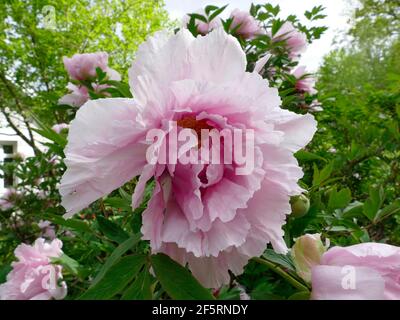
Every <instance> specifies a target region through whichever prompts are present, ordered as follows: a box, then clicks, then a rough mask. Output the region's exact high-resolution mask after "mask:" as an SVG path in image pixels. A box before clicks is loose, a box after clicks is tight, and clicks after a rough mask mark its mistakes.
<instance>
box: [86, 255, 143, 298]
mask: <svg viewBox="0 0 400 320" xmlns="http://www.w3.org/2000/svg"><path fill="white" fill-rule="evenodd" d="M145 263H146V255H144V254H140V255H132V256H126V257H124V258H122V259H121V260H120V261H119V262H118V263H116V264H115V265H114V266H112V267H111V268H110V269H109V270H108V271H107V272H106V273H105V275H104V277H103V278H102V279H101V281H99V282H98V283H96V285H94V286H91V287H90V288H89V289H88V290H87V291H86V292H85V293H84V294H83V295H81V296H80V297H79V300H106V299H110V298H112V297H113V296H115V295H116V294H118V293H119V292H121V291H122V290H123V289H124V288H125V287H126V286H127V285H128V283H129V282H130V281H132V280H133V278H134V277H135V276H136V274H137V273H138V272H139V271H140V269H141V268H142V267H143V265H144V264H145Z"/></svg>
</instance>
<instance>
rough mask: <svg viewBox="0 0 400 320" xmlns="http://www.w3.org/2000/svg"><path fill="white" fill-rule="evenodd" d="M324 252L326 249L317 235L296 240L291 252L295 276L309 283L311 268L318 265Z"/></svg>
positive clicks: (308, 235) (309, 235)
mask: <svg viewBox="0 0 400 320" xmlns="http://www.w3.org/2000/svg"><path fill="white" fill-rule="evenodd" d="M325 251H326V247H325V246H324V244H323V243H322V241H321V235H320V234H319V233H317V234H305V235H304V236H301V237H300V238H297V239H296V240H295V244H294V246H293V247H292V250H291V254H292V259H293V261H294V264H295V266H296V272H297V274H298V275H299V276H300V277H302V278H303V279H304V280H305V281H307V282H311V268H312V267H313V266H315V265H319V264H320V261H321V256H322V255H323V254H324V252H325Z"/></svg>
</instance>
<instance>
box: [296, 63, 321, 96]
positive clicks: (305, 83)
mask: <svg viewBox="0 0 400 320" xmlns="http://www.w3.org/2000/svg"><path fill="white" fill-rule="evenodd" d="M293 75H294V76H295V77H296V79H297V80H296V84H295V87H296V90H297V91H299V92H307V93H309V94H316V93H317V90H316V89H315V88H314V87H315V78H314V77H313V76H312V75H310V74H308V73H307V71H306V67H305V66H299V67H297V68H296V70H294V72H293Z"/></svg>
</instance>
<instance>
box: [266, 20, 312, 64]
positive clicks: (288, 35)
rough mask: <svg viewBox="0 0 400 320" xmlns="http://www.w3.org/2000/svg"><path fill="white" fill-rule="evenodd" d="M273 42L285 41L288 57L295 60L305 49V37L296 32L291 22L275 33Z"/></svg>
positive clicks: (287, 22)
mask: <svg viewBox="0 0 400 320" xmlns="http://www.w3.org/2000/svg"><path fill="white" fill-rule="evenodd" d="M272 40H273V41H275V42H277V41H285V43H286V47H287V49H288V51H289V57H290V58H292V59H296V58H298V57H299V55H300V54H301V53H303V52H304V51H305V50H306V48H307V36H306V35H305V34H304V33H303V32H300V31H298V30H297V29H296V28H295V27H294V26H293V24H292V23H291V22H289V21H286V22H285V23H284V24H283V25H282V26H281V27H280V29H279V30H278V31H277V32H276V33H275V35H274V37H273V39H272Z"/></svg>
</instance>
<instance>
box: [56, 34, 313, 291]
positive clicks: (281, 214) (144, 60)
mask: <svg viewBox="0 0 400 320" xmlns="http://www.w3.org/2000/svg"><path fill="white" fill-rule="evenodd" d="M172 61H173V63H171V62H172ZM129 79H130V81H129V83H130V86H131V90H132V93H133V96H134V97H135V99H121V98H112V99H111V98H110V99H98V100H91V101H88V102H87V103H86V104H85V105H83V106H82V107H81V108H80V109H79V110H78V112H77V114H76V118H75V119H74V120H73V121H72V122H71V128H70V130H69V136H68V145H67V147H66V149H65V155H66V159H65V163H66V165H67V170H66V172H65V174H64V176H63V178H62V181H61V186H60V193H61V195H62V205H63V206H64V207H65V208H66V211H67V213H66V214H65V217H66V218H68V217H71V216H73V215H74V214H75V213H77V212H79V211H80V210H82V209H83V208H85V207H87V206H88V205H89V204H90V203H92V202H93V201H95V200H97V199H99V198H101V197H103V196H105V195H107V194H108V193H110V192H111V191H113V190H114V189H116V188H118V187H120V186H122V185H123V184H125V183H126V182H128V181H130V180H131V179H132V178H133V177H135V176H137V175H140V179H139V181H138V184H137V186H136V188H135V192H134V194H133V197H132V205H133V207H134V208H136V207H137V206H138V205H140V203H141V200H142V197H143V193H144V190H145V186H146V183H147V181H149V180H150V179H151V178H154V181H155V189H154V191H153V195H152V198H151V199H150V201H149V203H148V206H147V209H146V210H145V211H144V212H143V226H142V230H141V231H142V234H143V239H145V240H150V245H151V248H152V251H153V252H154V253H156V252H163V253H166V254H168V255H170V256H171V257H172V258H173V259H175V260H176V261H178V262H180V263H181V264H183V265H185V264H186V263H188V265H189V267H190V269H191V271H192V272H193V274H194V276H195V277H197V278H198V279H199V280H200V281H201V282H202V283H203V285H205V286H207V287H210V288H219V287H220V286H221V285H223V284H226V283H228V282H229V273H228V270H231V271H232V272H233V273H234V274H240V273H242V271H243V267H244V266H245V265H246V263H247V262H248V260H249V259H250V258H252V257H254V256H258V255H261V254H262V253H263V252H264V250H265V247H266V245H267V243H269V242H271V243H272V245H273V247H274V249H275V250H276V251H277V252H286V251H287V247H286V245H285V242H284V240H283V238H282V237H283V230H282V228H281V227H282V225H283V224H284V223H285V218H286V215H288V214H290V212H291V207H290V203H289V200H290V196H293V195H296V194H300V193H301V192H302V189H301V188H300V187H299V186H298V184H297V181H298V179H300V178H301V177H302V175H303V172H302V170H301V168H300V167H299V166H298V163H297V161H296V158H295V157H294V156H293V153H294V152H296V151H297V150H299V149H301V148H303V147H304V146H305V145H306V144H307V143H308V142H309V141H310V140H311V138H312V136H313V134H314V133H315V131H316V121H315V120H314V118H313V116H311V115H298V114H295V113H292V112H289V111H287V110H284V109H281V108H280V103H281V101H280V98H279V95H278V90H277V89H275V88H270V87H269V85H268V81H266V80H264V79H262V77H261V76H260V75H259V74H258V73H256V72H253V73H249V72H246V56H245V54H244V52H243V51H242V49H241V47H240V44H239V42H238V41H237V39H235V38H234V37H232V36H230V35H228V34H226V33H225V31H224V30H223V29H221V28H220V29H217V30H214V31H212V32H211V33H209V34H207V35H206V36H204V37H197V38H195V37H193V36H192V34H191V33H190V32H188V31H187V30H186V29H182V30H181V31H179V32H178V33H177V34H175V35H172V36H168V35H167V34H166V33H163V32H159V33H156V34H155V35H154V36H153V37H150V38H149V39H148V40H147V41H146V42H145V43H143V44H142V45H141V46H140V47H139V50H138V52H137V55H136V60H135V61H134V62H133V65H132V67H131V69H130V70H129ZM172 120H175V121H177V127H179V128H180V130H182V129H183V128H192V129H193V131H192V134H193V135H194V134H196V133H198V131H200V129H205V128H208V129H210V128H214V129H216V130H217V131H218V130H222V129H232V128H240V129H252V130H254V132H255V141H254V148H253V149H252V151H253V152H254V156H255V161H254V168H252V170H251V171H250V172H249V173H248V174H247V175H237V174H236V171H235V169H236V168H237V167H238V164H236V163H234V164H231V165H225V164H215V163H210V164H190V163H189V164H182V163H181V162H178V163H176V164H168V165H162V164H151V163H148V162H147V160H146V151H147V150H148V146H149V142H148V141H146V134H147V133H148V132H149V131H150V130H152V129H155V128H157V129H160V128H161V129H165V131H166V132H167V130H168V128H169V125H170V122H169V121H172ZM167 140H168V139H164V142H165V141H167ZM170 147H173V145H171V146H170ZM203 148H205V149H207V147H206V146H204V145H203V144H201V145H199V146H198V145H196V146H195V147H194V148H192V149H191V151H192V152H194V151H195V150H197V149H203ZM231 148H232V149H233V148H235V146H232V147H231Z"/></svg>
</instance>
